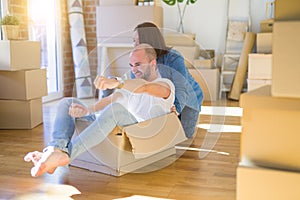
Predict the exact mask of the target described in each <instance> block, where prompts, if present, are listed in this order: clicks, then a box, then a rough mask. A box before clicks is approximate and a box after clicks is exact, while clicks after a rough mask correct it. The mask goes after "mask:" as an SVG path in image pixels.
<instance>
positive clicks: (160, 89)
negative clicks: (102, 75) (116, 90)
mask: <svg viewBox="0 0 300 200" xmlns="http://www.w3.org/2000/svg"><path fill="white" fill-rule="evenodd" d="M123 88H124V89H126V90H129V91H131V92H133V93H147V94H149V95H151V96H155V97H160V98H164V99H166V98H168V97H169V96H170V94H171V88H170V86H169V84H167V83H165V82H162V81H157V82H148V81H145V80H144V79H132V80H126V81H124V86H123Z"/></svg>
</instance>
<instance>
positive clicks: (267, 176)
mask: <svg viewBox="0 0 300 200" xmlns="http://www.w3.org/2000/svg"><path fill="white" fill-rule="evenodd" d="M299 182H300V172H292V171H285V170H276V169H271V168H263V167H259V166H257V165H243V164H240V165H239V166H238V168H237V193H236V194H237V200H254V199H255V200H267V199H268V200H269V199H272V200H282V199H288V200H298V199H299V198H300V190H299Z"/></svg>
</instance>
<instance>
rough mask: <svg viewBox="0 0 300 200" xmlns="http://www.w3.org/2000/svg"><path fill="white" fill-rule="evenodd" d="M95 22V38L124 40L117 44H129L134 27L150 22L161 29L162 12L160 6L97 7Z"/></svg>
mask: <svg viewBox="0 0 300 200" xmlns="http://www.w3.org/2000/svg"><path fill="white" fill-rule="evenodd" d="M116 13H118V15H116ZM137 16H139V17H137ZM96 21H97V38H112V37H113V38H116V39H118V38H124V39H125V40H123V41H120V40H117V42H123V43H124V42H130V43H131V42H132V32H133V29H134V28H135V27H136V25H138V24H140V23H143V22H145V21H151V22H154V23H155V24H156V25H157V26H158V27H162V25H163V10H162V7H160V6H97V20H96ZM112 24H113V26H112ZM110 42H114V41H113V40H110Z"/></svg>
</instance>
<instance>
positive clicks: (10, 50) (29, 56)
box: [0, 40, 41, 71]
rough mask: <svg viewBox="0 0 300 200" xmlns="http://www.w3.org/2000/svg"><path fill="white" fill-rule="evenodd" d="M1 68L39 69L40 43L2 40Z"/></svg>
mask: <svg viewBox="0 0 300 200" xmlns="http://www.w3.org/2000/svg"><path fill="white" fill-rule="evenodd" d="M0 52H1V53H0V70H12V71H15V70H24V69H39V68H40V67H41V53H40V43H39V42H36V41H18V40H2V41H0Z"/></svg>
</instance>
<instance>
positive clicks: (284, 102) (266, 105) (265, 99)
mask: <svg viewBox="0 0 300 200" xmlns="http://www.w3.org/2000/svg"><path fill="white" fill-rule="evenodd" d="M240 106H241V107H242V108H261V109H277V110H280V109H283V110H293V111H297V110H298V111H300V99H297V98H283V97H274V96H272V95H271V85H266V86H263V87H260V88H258V89H256V90H252V91H250V92H247V93H243V94H242V95H241V99H240Z"/></svg>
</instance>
